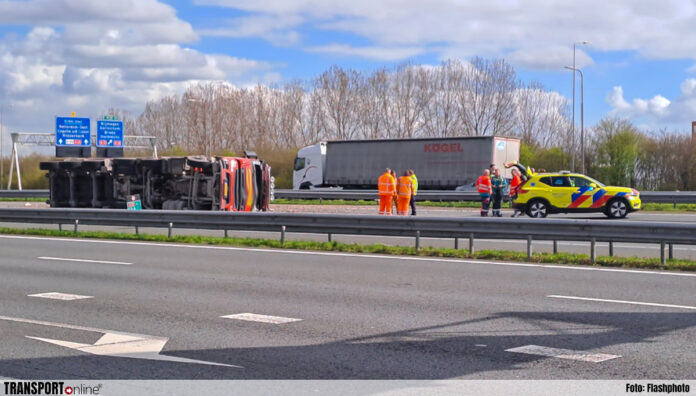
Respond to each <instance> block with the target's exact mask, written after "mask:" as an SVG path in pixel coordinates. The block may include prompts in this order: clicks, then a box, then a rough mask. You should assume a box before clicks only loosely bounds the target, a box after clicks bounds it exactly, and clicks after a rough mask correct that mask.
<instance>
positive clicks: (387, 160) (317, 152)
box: [293, 136, 520, 190]
mask: <svg viewBox="0 0 696 396" xmlns="http://www.w3.org/2000/svg"><path fill="white" fill-rule="evenodd" d="M519 158H520V140H519V139H517V138H509V137H500V136H477V137H452V138H426V139H385V140H346V141H328V142H319V143H317V144H314V145H311V146H307V147H304V148H302V149H300V151H299V152H298V153H297V158H295V166H294V172H293V189H295V190H299V189H310V188H328V187H340V188H345V189H376V188H377V178H378V177H379V175H381V174H382V173H383V172H384V169H385V168H391V169H394V171H396V173H397V175H399V176H400V175H401V174H402V173H403V172H404V171H405V170H407V169H413V170H414V172H415V173H416V175H417V176H418V185H419V188H420V189H427V190H454V189H455V188H457V187H459V186H470V185H471V184H472V183H474V182H475V181H476V178H478V177H479V176H480V175H481V172H482V171H483V169H487V168H489V167H490V165H491V164H495V165H496V166H497V167H498V168H500V169H501V171H503V174H504V175H505V177H508V178H509V177H510V176H511V175H510V174H509V172H510V170H509V169H506V168H505V167H504V164H505V163H506V162H513V161H519Z"/></svg>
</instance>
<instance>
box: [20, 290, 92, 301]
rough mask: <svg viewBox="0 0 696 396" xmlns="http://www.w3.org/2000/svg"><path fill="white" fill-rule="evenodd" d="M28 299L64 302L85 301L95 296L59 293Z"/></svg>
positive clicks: (40, 294) (43, 294)
mask: <svg viewBox="0 0 696 396" xmlns="http://www.w3.org/2000/svg"><path fill="white" fill-rule="evenodd" d="M27 297H38V298H48V299H51V300H62V301H73V300H84V299H86V298H94V296H81V295H79V294H66V293H58V292H49V293H38V294H28V295H27Z"/></svg>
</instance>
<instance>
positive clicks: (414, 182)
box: [408, 169, 418, 216]
mask: <svg viewBox="0 0 696 396" xmlns="http://www.w3.org/2000/svg"><path fill="white" fill-rule="evenodd" d="M408 173H409V177H410V178H411V184H412V185H413V194H412V195H411V202H410V203H409V205H410V206H411V216H415V215H416V194H417V193H418V178H417V177H416V173H415V172H414V171H413V169H409V170H408Z"/></svg>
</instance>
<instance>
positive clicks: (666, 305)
mask: <svg viewBox="0 0 696 396" xmlns="http://www.w3.org/2000/svg"><path fill="white" fill-rule="evenodd" d="M546 297H550V298H562V299H566V300H581V301H596V302H607V303H615V304H630V305H646V306H649V307H664V308H678V309H693V310H696V307H694V306H690V305H674V304H659V303H651V302H641V301H626V300H608V299H605V298H590V297H575V296H558V295H554V294H552V295H548V296H546Z"/></svg>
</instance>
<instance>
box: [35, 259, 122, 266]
mask: <svg viewBox="0 0 696 396" xmlns="http://www.w3.org/2000/svg"><path fill="white" fill-rule="evenodd" d="M37 258H38V259H39V260H51V261H74V262H77V263H95V264H116V265H133V263H124V262H122V261H104V260H86V259H75V258H62V257H37Z"/></svg>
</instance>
